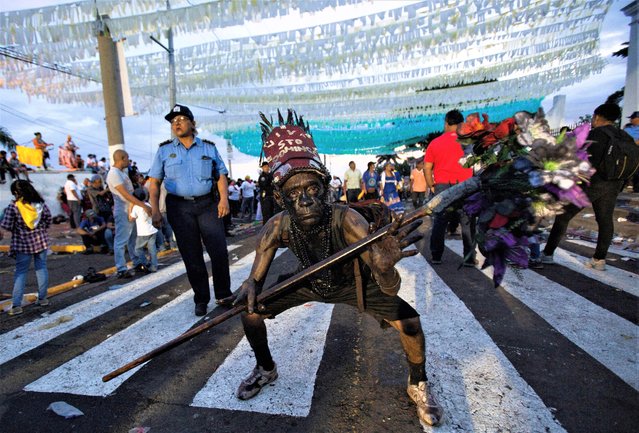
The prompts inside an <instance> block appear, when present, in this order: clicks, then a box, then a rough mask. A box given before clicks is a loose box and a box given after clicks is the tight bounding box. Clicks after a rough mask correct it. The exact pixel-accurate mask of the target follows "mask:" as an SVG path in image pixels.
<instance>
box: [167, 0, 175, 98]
mask: <svg viewBox="0 0 639 433" xmlns="http://www.w3.org/2000/svg"><path fill="white" fill-rule="evenodd" d="M166 10H167V11H169V10H171V3H170V1H169V0H166ZM166 37H167V39H168V40H169V49H168V51H169V104H170V105H171V106H170V107H169V109H171V108H173V107H174V106H175V104H176V102H175V101H176V92H177V90H176V86H175V50H174V49H173V27H169V30H168V31H167V32H166Z"/></svg>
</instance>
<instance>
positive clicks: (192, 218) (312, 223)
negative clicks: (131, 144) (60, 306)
mask: <svg viewBox="0 0 639 433" xmlns="http://www.w3.org/2000/svg"><path fill="white" fill-rule="evenodd" d="M620 116H621V111H620V109H619V107H618V106H616V105H614V104H603V105H601V106H599V107H597V108H596V109H595V110H594V116H593V121H592V130H591V131H590V134H589V135H588V140H590V141H592V144H591V145H590V147H589V148H588V154H589V159H590V163H591V164H592V166H593V167H594V168H595V169H596V170H598V173H595V175H594V176H593V177H592V178H591V180H590V183H589V184H588V185H584V186H583V189H584V191H585V192H586V194H587V195H588V197H589V199H590V201H591V203H592V206H593V209H594V213H595V217H596V220H597V223H598V225H599V236H598V240H597V246H596V249H595V252H594V254H593V257H592V259H591V260H590V261H588V262H587V263H586V264H585V265H586V266H587V267H589V268H592V269H594V270H599V271H603V270H605V267H606V261H605V259H606V255H607V251H608V248H609V246H610V243H611V240H612V232H613V228H614V226H613V220H612V214H613V211H614V207H615V203H616V198H617V195H618V194H619V192H620V191H621V190H622V188H623V186H624V181H623V180H618V179H607V178H605V177H604V176H603V175H600V174H599V171H600V170H601V169H600V167H602V165H601V164H602V160H603V158H604V153H605V151H606V149H607V146H608V145H609V144H611V143H614V142H615V141H617V140H626V139H631V140H634V141H635V143H636V144H638V145H639V142H637V140H638V138H637V135H639V120H637V119H639V113H637V112H635V113H633V114H632V116H630V120H631V123H630V125H629V126H628V127H627V128H626V130H627V131H628V133H630V135H629V134H628V133H626V132H624V131H623V130H621V129H620V128H618V127H617V126H616V125H615V122H616V121H617V120H618V119H619V118H620ZM295 118H297V116H295ZM165 119H166V120H167V121H168V122H169V123H170V124H171V129H172V133H173V136H174V138H172V139H170V140H167V141H165V142H163V143H161V144H160V146H159V148H158V150H157V152H156V154H155V156H154V159H153V162H152V165H151V169H150V171H149V173H148V175H147V176H145V175H143V174H141V173H140V172H139V171H138V169H137V165H136V164H135V163H134V162H131V161H130V160H129V155H128V154H127V152H126V151H124V150H117V151H115V152H114V153H113V165H112V166H111V167H110V168H109V167H108V164H107V163H106V159H105V158H103V159H102V160H100V161H97V159H96V158H95V156H94V155H89V161H88V163H87V168H88V169H89V170H91V172H92V173H93V175H92V176H91V177H87V178H85V179H84V180H83V182H82V184H81V185H79V184H78V182H77V180H76V178H75V174H74V173H70V174H68V175H67V181H66V183H65V185H64V186H63V187H62V189H61V193H60V201H61V205H62V206H63V208H64V209H65V211H66V212H67V213H68V215H69V224H70V227H71V228H72V229H73V230H76V231H77V233H78V234H79V235H80V236H81V238H82V242H83V244H84V245H85V247H86V253H87V254H91V253H93V247H94V246H97V247H99V248H100V251H101V252H102V253H105V254H113V255H114V260H115V265H116V268H117V278H119V279H127V278H131V277H133V276H134V274H135V273H137V272H142V273H149V272H156V271H157V269H158V259H157V252H158V250H161V249H162V248H170V247H173V246H174V245H177V248H178V250H179V252H180V254H181V256H182V260H183V261H184V263H185V267H186V272H187V276H188V279H189V282H190V284H191V287H192V290H193V292H194V304H195V310H194V313H195V315H196V316H203V315H205V314H206V313H207V309H208V304H209V302H210V301H211V287H210V284H209V279H208V271H207V267H206V263H205V261H204V258H203V253H204V248H206V251H207V252H208V254H209V257H210V259H211V264H210V266H211V271H212V275H213V294H214V296H215V302H216V304H218V305H223V306H230V305H236V304H238V303H240V302H246V303H247V309H246V311H245V312H244V313H243V315H242V324H243V327H244V330H245V334H246V336H247V338H248V339H249V342H250V344H251V348H252V349H253V351H254V355H255V358H256V367H255V368H254V369H253V370H252V371H251V372H250V374H249V375H248V376H247V377H246V379H244V380H243V381H242V382H241V383H240V385H239V387H238V390H237V397H238V398H240V399H249V398H252V397H253V396H255V395H256V394H257V393H259V392H260V391H261V389H262V388H263V387H264V386H265V385H266V384H268V383H271V382H273V381H274V380H276V379H277V377H278V373H277V366H276V363H275V361H274V360H273V358H272V355H271V353H270V350H269V348H268V341H267V332H266V327H265V326H264V320H265V319H267V318H271V317H274V316H275V315H277V314H279V313H281V312H283V311H285V310H287V309H289V308H291V307H294V306H296V305H300V304H303V303H305V302H308V301H320V302H330V303H344V304H348V305H352V306H354V307H357V308H359V309H360V310H361V311H364V312H366V313H368V314H371V315H372V316H373V317H375V318H376V319H378V320H379V321H380V322H382V323H385V324H387V325H390V326H392V327H393V328H395V329H396V330H397V331H398V332H399V333H400V336H401V338H400V341H401V343H402V347H403V349H404V351H405V352H406V357H407V359H408V364H409V378H408V388H407V392H408V395H409V396H410V398H411V399H412V400H413V401H414V402H415V404H416V405H417V411H418V416H419V418H420V419H421V420H422V421H424V422H426V423H428V424H431V425H435V424H437V423H439V422H440V420H441V418H442V409H441V406H440V405H439V403H438V402H437V400H436V399H435V397H434V396H433V394H432V392H431V390H430V388H429V386H428V382H427V378H426V374H425V357H424V336H423V332H422V330H421V325H420V322H419V317H418V316H419V315H418V314H417V312H416V311H415V310H414V309H413V308H412V307H410V306H409V305H408V304H407V303H406V302H405V301H404V300H403V299H401V297H399V296H398V295H397V293H398V290H399V287H400V285H401V277H400V275H399V274H398V272H397V270H396V269H395V267H394V266H395V263H396V262H397V261H398V260H400V259H401V258H402V257H407V256H409V255H413V254H415V253H416V252H415V251H414V250H413V251H402V250H403V249H404V248H405V247H407V246H408V245H410V244H412V243H413V242H415V241H416V240H417V239H418V237H417V236H413V235H412V234H411V232H412V231H413V230H414V229H415V227H416V226H415V227H413V226H411V227H410V228H409V229H407V230H404V231H399V230H398V229H399V226H393V228H391V231H389V235H388V236H387V237H385V238H384V240H383V241H380V242H379V243H378V244H375V245H374V246H372V247H370V248H369V249H368V250H367V252H366V253H363V254H362V255H361V256H359V258H356V259H350V261H348V262H346V264H345V265H343V266H342V265H340V266H341V267H340V269H339V272H335V271H334V270H327V271H323V272H321V273H319V274H318V275H317V276H314V277H312V278H310V279H309V280H308V281H306V282H305V283H304V284H303V287H301V288H299V289H298V290H296V291H295V292H292V293H289V294H287V295H286V296H282V297H280V298H277V299H275V300H274V301H273V302H270V303H268V304H266V305H263V306H261V307H260V309H258V306H257V303H256V296H257V295H258V294H259V292H260V290H261V285H262V283H263V282H264V280H265V278H266V275H267V273H268V270H269V267H270V264H271V262H272V260H273V258H274V256H275V250H276V249H277V248H280V247H289V248H290V249H291V251H292V252H293V253H294V254H295V256H296V257H297V258H298V260H299V263H300V269H298V271H300V270H303V269H305V268H308V267H310V266H311V265H313V264H315V263H317V262H319V261H321V260H323V259H325V258H327V257H329V256H330V255H331V254H334V253H337V252H339V251H341V250H342V249H343V248H345V247H347V246H348V245H352V244H354V243H356V242H358V241H359V240H361V239H362V238H364V237H365V236H366V235H367V234H368V230H369V225H368V222H367V221H366V220H365V219H364V218H363V217H362V216H361V215H360V214H358V213H357V212H355V211H353V210H352V209H351V208H349V207H348V206H342V205H341V204H340V203H339V202H341V203H343V204H355V203H357V202H360V201H364V202H365V201H379V202H381V203H384V204H385V205H386V206H388V208H390V210H392V211H394V212H396V213H402V212H404V211H405V202H406V201H407V200H406V197H403V194H402V191H408V193H409V197H410V201H411V202H412V206H413V207H414V208H418V207H420V206H422V205H423V204H424V203H425V202H426V200H428V198H429V196H430V195H436V194H439V193H441V192H443V191H445V190H446V189H448V188H450V187H451V186H453V185H456V184H458V183H461V182H464V181H465V180H467V179H469V178H471V177H472V176H473V169H472V168H465V167H463V166H462V165H461V164H460V158H462V156H463V155H464V152H463V149H462V146H461V144H460V143H459V141H458V136H457V131H458V126H459V125H460V124H461V123H463V122H464V117H463V115H462V113H461V112H459V111H458V110H452V111H449V112H448V113H446V116H445V118H444V125H443V126H444V132H443V133H442V134H441V135H440V136H439V137H437V138H435V139H434V140H432V141H431V142H430V143H429V145H428V147H427V149H426V151H425V155H424V158H423V160H422V159H419V160H417V161H415V164H414V167H413V168H412V169H411V171H410V176H408V177H407V178H404V177H403V176H402V175H401V174H400V173H399V172H398V170H396V169H395V166H394V164H393V163H391V162H387V163H385V164H384V165H383V166H382V167H376V164H375V163H374V162H369V163H368V165H367V170H366V171H365V172H364V173H363V174H362V173H361V171H360V170H359V169H357V167H356V164H355V162H354V161H351V162H350V163H349V165H348V170H347V171H346V172H345V173H344V181H343V182H342V180H341V179H340V178H339V177H337V176H332V177H331V176H330V173H329V172H328V170H327V169H326V167H324V165H323V164H322V162H321V160H320V159H319V155H318V154H317V151H316V149H315V144H314V142H313V140H312V136H311V135H310V134H309V133H308V130H307V129H308V125H304V124H303V123H301V124H297V123H295V122H293V121H292V120H291V119H293V116H291V115H290V113H289V120H287V122H286V124H282V123H281V124H280V126H279V127H278V128H277V131H275V132H271V133H269V134H265V139H264V153H265V154H266V156H267V160H266V161H264V162H263V163H261V171H260V174H259V177H258V180H257V182H255V181H253V179H251V177H250V176H246V177H245V178H244V179H241V178H240V179H237V180H230V181H227V176H228V170H227V168H226V166H225V164H224V161H223V160H222V158H221V156H220V154H219V152H218V151H217V148H216V146H215V144H214V143H213V142H210V141H208V140H206V139H201V138H199V137H198V135H197V130H196V122H195V118H194V116H193V113H192V112H191V110H190V109H189V108H188V107H186V106H183V105H179V104H176V105H175V106H174V107H173V108H172V110H171V111H170V112H169V113H168V114H167V115H166V116H165ZM267 126H268V127H267V128H265V129H266V130H269V129H270V130H272V129H273V126H272V125H267ZM284 129H286V132H287V137H294V138H295V140H297V141H299V143H302V144H303V147H300V148H302V149H304V150H303V151H299V148H294V149H291V148H289V147H290V143H288V140H280V139H279V138H278V137H280V135H279V134H280V133H281V131H282V130H284ZM263 130H264V128H263ZM630 136H632V138H629V137H630ZM36 141H38V143H39V146H40V148H41V149H42V151H43V152H44V153H47V152H46V149H47V147H48V146H49V145H48V144H47V143H45V142H44V141H42V139H41V135H40V134H39V133H38V134H36V139H34V144H35V143H36ZM290 141H291V142H292V141H294V140H293V138H291V139H290ZM67 144H68V146H69V147H68V148H66V149H65V151H66V152H71V151H72V149H71V147H72V146H73V147H75V145H74V144H73V142H72V140H71V137H70V136H69V137H68V140H67V143H66V144H65V146H66V145H67ZM275 144H278V146H275ZM275 147H277V149H278V151H275V153H274V148H275ZM75 149H77V147H75ZM75 149H73V151H74V150H75ZM67 157H69V158H71V154H67ZM13 158H14V155H13V154H12V159H11V160H13ZM65 158H66V157H65ZM11 160H7V158H6V153H5V152H0V168H1V169H2V172H1V173H2V176H3V179H2V181H3V182H4V173H5V171H7V172H9V173H10V174H11V175H12V176H13V175H14V174H15V179H16V180H15V181H14V182H13V183H12V185H11V193H12V194H13V196H14V201H13V202H12V203H11V204H10V205H9V207H8V208H7V209H6V210H5V211H4V214H3V216H2V219H1V220H0V227H2V228H3V229H4V230H6V231H8V232H10V233H11V235H12V240H11V254H12V255H14V256H15V258H16V272H15V277H14V289H13V307H12V309H11V311H10V313H9V314H11V315H16V314H20V313H22V297H23V292H24V286H25V275H26V273H27V270H28V267H29V264H30V261H31V259H33V261H34V263H35V269H36V275H37V280H38V292H39V294H38V303H39V304H40V305H42V306H46V305H48V302H49V301H48V299H47V285H48V274H47V268H46V252H47V249H48V247H49V238H48V233H47V230H48V228H49V226H50V224H51V221H52V216H51V212H50V211H49V209H48V207H47V205H46V204H45V203H44V200H43V199H42V197H41V196H40V195H39V194H38V192H37V191H36V189H35V188H34V187H33V186H32V184H31V183H30V182H29V181H28V180H21V179H18V175H19V174H20V173H21V171H20V170H19V168H20V164H19V161H17V159H16V163H13V164H12V163H10V162H9V161H11ZM43 161H44V160H43ZM101 163H102V165H101ZM76 168H77V167H76ZM45 169H46V165H45ZM271 170H273V172H271ZM601 172H602V173H603V170H601ZM12 173H13V174H12ZM27 179H28V176H27ZM105 184H106V185H105ZM405 184H408V185H407V186H406V185H405ZM256 199H257V200H256ZM258 203H259V209H261V213H262V224H264V225H265V226H266V227H265V229H264V230H262V231H261V232H260V234H259V235H258V238H257V248H256V257H255V262H254V265H253V267H252V270H251V275H250V277H249V278H248V279H247V280H246V281H244V283H243V284H242V285H241V286H240V288H239V289H238V290H237V291H236V292H235V293H232V288H231V283H230V271H229V262H228V251H227V243H226V236H225V235H228V234H229V228H230V227H231V225H232V223H233V220H232V218H236V219H238V220H243V221H249V222H252V221H253V220H254V217H255V213H256V210H257V208H258ZM279 206H281V208H282V209H284V210H285V211H286V212H279V213H278V211H279V210H280V207H279ZM581 210H582V208H579V207H577V206H574V205H569V206H567V207H566V208H565V211H564V213H562V214H560V215H558V216H557V217H556V218H555V221H554V224H553V226H552V229H551V232H550V237H549V239H548V242H547V244H546V246H545V248H544V249H543V251H540V247H539V242H538V240H536V239H532V240H531V260H533V261H534V263H535V264H540V263H545V264H551V263H553V259H552V257H553V253H554V251H555V249H556V248H557V246H558V244H559V241H560V240H561V238H562V237H563V236H564V234H565V232H566V228H567V226H568V223H569V221H570V220H571V218H573V217H574V216H575V215H576V214H577V213H578V212H580V211H581ZM451 224H452V225H455V224H459V225H461V232H462V241H463V265H464V266H468V267H474V266H476V264H477V261H476V259H475V243H474V238H475V225H476V222H475V221H474V220H473V218H470V217H469V216H468V215H466V214H465V213H464V212H463V211H462V210H461V209H455V210H453V209H447V210H444V211H442V212H440V213H437V214H435V215H434V218H433V222H432V228H431V233H430V246H429V247H430V254H431V263H432V264H434V265H438V264H441V263H442V261H443V257H444V252H445V247H444V243H445V234H446V230H447V229H448V228H449V227H450V225H451ZM0 234H1V232H0ZM173 238H174V239H173ZM125 252H128V255H129V258H130V259H131V261H132V263H133V269H129V268H128V266H127V260H126V256H125ZM358 260H361V261H362V263H363V264H365V265H366V266H362V265H361V263H360V262H359V261H358ZM362 299H366V302H365V303H364V302H362Z"/></svg>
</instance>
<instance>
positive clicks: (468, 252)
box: [424, 110, 475, 266]
mask: <svg viewBox="0 0 639 433" xmlns="http://www.w3.org/2000/svg"><path fill="white" fill-rule="evenodd" d="M463 121H464V116H462V114H461V113H460V112H459V111H458V110H452V111H449V112H448V113H446V117H445V119H444V133H443V134H442V135H440V136H439V137H437V138H436V139H434V140H433V141H431V142H430V144H429V145H428V147H427V148H426V155H425V156H424V163H425V166H424V167H425V171H426V184H427V185H428V190H429V191H430V192H432V193H434V194H439V193H440V192H442V191H444V190H446V189H448V188H450V187H451V186H452V185H455V184H457V183H459V182H463V181H465V180H466V179H469V178H470V177H471V176H472V175H473V170H472V168H464V167H462V166H461V164H460V163H459V159H460V158H461V157H463V156H464V151H463V150H462V147H461V144H459V143H458V142H457V125H459V124H460V123H463ZM453 213H458V214H459V218H460V221H461V226H462V241H463V243H464V266H475V251H474V249H473V238H474V237H475V221H474V219H471V218H469V217H468V216H467V215H466V214H465V213H464V212H463V211H462V210H456V211H452V212H448V211H443V212H440V213H438V214H436V215H435V218H434V220H433V227H432V229H431V233H430V252H431V256H432V263H433V264H436V265H437V264H440V263H441V262H442V255H443V254H444V238H445V236H446V227H447V226H448V221H449V219H450V218H451V216H452V214H453Z"/></svg>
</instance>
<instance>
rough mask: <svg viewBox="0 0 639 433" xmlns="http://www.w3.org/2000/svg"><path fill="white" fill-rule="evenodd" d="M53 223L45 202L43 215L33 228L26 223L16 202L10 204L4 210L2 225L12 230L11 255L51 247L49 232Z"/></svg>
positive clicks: (35, 251)
mask: <svg viewBox="0 0 639 433" xmlns="http://www.w3.org/2000/svg"><path fill="white" fill-rule="evenodd" d="M50 225H51V211H49V208H48V207H47V205H46V204H45V205H44V206H43V208H42V216H41V217H40V222H39V223H38V226H37V227H36V228H35V229H33V230H31V229H30V228H29V227H27V225H26V224H25V223H24V220H23V219H22V215H20V211H19V210H18V207H17V206H16V204H15V201H14V202H12V203H11V204H9V206H7V208H6V209H5V211H4V216H3V217H2V221H0V227H2V228H3V229H5V230H7V231H9V232H11V247H10V249H9V252H10V254H11V255H14V254H15V253H23V254H36V253H39V252H41V251H43V250H46V249H47V248H49V233H48V232H47V230H48V229H49V226H50Z"/></svg>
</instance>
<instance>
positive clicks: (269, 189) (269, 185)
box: [257, 161, 275, 225]
mask: <svg viewBox="0 0 639 433" xmlns="http://www.w3.org/2000/svg"><path fill="white" fill-rule="evenodd" d="M257 185H258V186H259V187H260V205H261V206H262V225H264V224H266V222H267V221H268V220H269V219H270V218H271V217H272V216H273V214H274V213H275V198H274V196H273V190H274V187H273V174H271V168H270V167H269V165H268V162H266V161H264V162H263V163H262V172H261V173H260V177H259V178H258V179H257Z"/></svg>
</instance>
